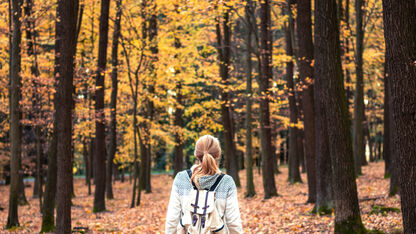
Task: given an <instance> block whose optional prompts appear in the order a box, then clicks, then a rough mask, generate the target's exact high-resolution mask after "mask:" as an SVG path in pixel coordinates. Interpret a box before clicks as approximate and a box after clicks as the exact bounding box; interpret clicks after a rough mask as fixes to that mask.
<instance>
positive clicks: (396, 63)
mask: <svg viewBox="0 0 416 234" xmlns="http://www.w3.org/2000/svg"><path fill="white" fill-rule="evenodd" d="M383 13H384V14H383V16H384V17H383V18H384V36H385V40H386V54H387V55H386V57H387V61H389V62H388V63H387V66H388V71H389V75H388V77H389V78H388V79H390V80H389V82H391V83H390V84H391V86H390V87H391V88H390V90H391V96H390V97H391V99H392V107H393V108H392V110H393V111H392V112H393V118H392V119H391V122H393V123H394V129H395V130H396V132H397V133H398V134H397V136H396V138H395V141H394V142H392V145H395V146H397V148H396V150H395V153H396V155H395V157H396V159H397V160H396V162H397V164H396V168H397V169H398V171H399V173H398V174H399V184H400V199H401V209H402V214H403V227H404V228H403V229H404V233H416V222H415V220H416V210H415V207H416V173H415V172H416V161H415V158H416V142H415V139H416V131H415V129H416V115H415V113H416V106H415V103H416V93H415V90H416V66H415V65H416V63H415V58H416V40H415V35H416V25H415V24H414V22H416V2H415V1H414V0H407V1H393V0H383Z"/></svg>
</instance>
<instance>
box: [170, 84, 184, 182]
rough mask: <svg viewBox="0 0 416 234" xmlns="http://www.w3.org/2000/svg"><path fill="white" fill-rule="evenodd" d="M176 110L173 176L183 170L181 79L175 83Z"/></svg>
mask: <svg viewBox="0 0 416 234" xmlns="http://www.w3.org/2000/svg"><path fill="white" fill-rule="evenodd" d="M176 90H177V91H176V92H177V93H176V105H177V107H176V110H175V114H174V115H175V119H174V125H175V127H176V129H175V131H176V132H175V149H174V152H175V155H174V162H173V168H174V172H173V176H174V177H175V176H176V174H178V173H179V172H180V171H182V170H183V149H184V147H185V145H184V140H185V139H184V134H183V127H184V121H183V109H184V107H183V95H182V83H181V81H179V82H178V84H177V85H176Z"/></svg>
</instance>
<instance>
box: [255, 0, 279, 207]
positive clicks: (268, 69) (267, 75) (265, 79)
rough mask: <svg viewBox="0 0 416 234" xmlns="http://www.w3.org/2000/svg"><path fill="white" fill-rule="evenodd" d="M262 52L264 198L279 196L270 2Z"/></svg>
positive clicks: (263, 17)
mask: <svg viewBox="0 0 416 234" xmlns="http://www.w3.org/2000/svg"><path fill="white" fill-rule="evenodd" d="M260 21H261V22H260V51H261V72H260V74H261V77H260V79H259V87H260V93H261V94H262V95H261V97H260V110H259V111H260V139H261V158H262V162H261V163H262V172H263V187H264V198H265V199H268V198H271V197H273V196H277V190H276V183H275V179H274V171H273V169H274V165H273V163H272V162H273V152H272V142H271V140H272V134H271V131H272V130H271V124H270V109H269V102H270V97H269V95H270V90H269V88H270V81H271V80H272V78H273V69H272V48H273V46H272V34H271V17H270V1H269V0H265V1H262V2H261V3H260Z"/></svg>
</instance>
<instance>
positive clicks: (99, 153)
mask: <svg viewBox="0 0 416 234" xmlns="http://www.w3.org/2000/svg"><path fill="white" fill-rule="evenodd" d="M109 10H110V0H103V1H101V16H100V38H99V44H98V47H99V48H98V68H97V74H96V84H95V87H96V89H95V155H94V181H95V192H94V208H93V211H94V212H101V211H104V210H105V184H106V183H105V180H106V166H105V165H106V164H105V161H106V154H105V115H104V114H105V113H104V85H105V83H104V78H105V70H106V64H107V44H108V15H109Z"/></svg>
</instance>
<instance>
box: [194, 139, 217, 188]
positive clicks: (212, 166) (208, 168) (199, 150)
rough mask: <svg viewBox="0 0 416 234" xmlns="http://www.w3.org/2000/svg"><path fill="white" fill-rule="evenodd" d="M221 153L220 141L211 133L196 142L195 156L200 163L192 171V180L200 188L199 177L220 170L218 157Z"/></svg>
mask: <svg viewBox="0 0 416 234" xmlns="http://www.w3.org/2000/svg"><path fill="white" fill-rule="evenodd" d="M220 155H221V147H220V142H219V141H218V139H217V138H215V137H213V136H211V135H205V136H202V137H200V138H199V139H198V141H197V142H196V144H195V157H196V158H197V159H198V160H199V162H200V163H199V165H198V166H196V167H195V169H194V171H193V172H192V181H193V182H194V183H195V184H196V186H197V187H198V188H199V184H198V179H199V178H200V177H201V176H205V175H214V174H215V173H217V172H219V169H218V166H217V162H216V159H218V158H219V157H220Z"/></svg>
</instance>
